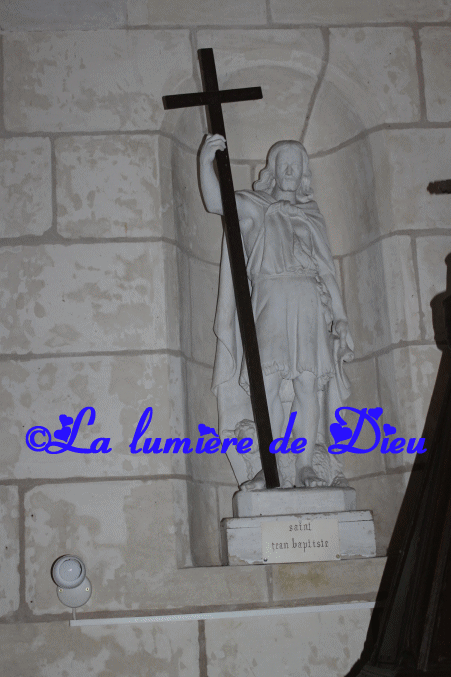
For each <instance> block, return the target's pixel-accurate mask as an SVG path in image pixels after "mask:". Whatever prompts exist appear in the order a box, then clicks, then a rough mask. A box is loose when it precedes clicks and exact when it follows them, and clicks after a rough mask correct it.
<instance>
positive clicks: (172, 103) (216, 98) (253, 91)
mask: <svg viewBox="0 0 451 677" xmlns="http://www.w3.org/2000/svg"><path fill="white" fill-rule="evenodd" d="M262 98H263V92H262V90H261V87H243V88H242V89H223V90H221V91H205V92H193V93H189V94H168V95H167V96H163V106H164V108H165V109H166V110H172V109H173V108H190V107H191V106H208V105H209V104H212V103H234V102H236V101H252V100H255V99H262Z"/></svg>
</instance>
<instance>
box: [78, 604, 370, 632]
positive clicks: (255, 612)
mask: <svg viewBox="0 0 451 677" xmlns="http://www.w3.org/2000/svg"><path fill="white" fill-rule="evenodd" d="M374 606H375V603H374V602H349V603H348V602H344V603H342V604H318V605H314V606H297V607H275V608H274V607H273V608H269V609H268V608H266V609H242V610H238V611H211V612H210V613H208V612H206V613H199V614H164V615H163V616H119V617H117V616H113V617H112V618H80V619H79V620H76V621H73V620H72V621H69V624H70V626H71V627H78V626H80V625H122V624H125V625H135V624H136V623H171V622H172V623H174V622H177V621H202V620H205V621H214V620H219V619H221V618H249V617H250V618H255V617H258V616H286V615H291V614H308V613H318V612H323V613H324V612H326V613H327V612H331V611H354V610H355V609H373V608H374Z"/></svg>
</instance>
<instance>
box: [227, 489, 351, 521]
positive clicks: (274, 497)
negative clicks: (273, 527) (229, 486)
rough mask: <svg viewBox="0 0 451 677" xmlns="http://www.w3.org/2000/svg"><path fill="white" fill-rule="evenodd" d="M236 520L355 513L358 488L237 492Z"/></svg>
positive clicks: (234, 501)
mask: <svg viewBox="0 0 451 677" xmlns="http://www.w3.org/2000/svg"><path fill="white" fill-rule="evenodd" d="M232 507H233V516H234V517H257V516H260V515H301V514H303V513H316V512H341V511H343V510H355V508H356V498H355V489H352V488H351V487H345V488H338V487H318V488H315V489H270V490H268V489H264V490H262V491H237V492H236V494H235V495H234V496H233V499H232Z"/></svg>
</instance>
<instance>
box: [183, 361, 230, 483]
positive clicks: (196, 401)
mask: <svg viewBox="0 0 451 677" xmlns="http://www.w3.org/2000/svg"><path fill="white" fill-rule="evenodd" d="M186 369H187V401H188V421H189V425H188V430H189V431H190V437H191V440H192V441H193V443H194V444H196V442H197V439H198V438H199V432H198V425H199V423H204V424H205V425H208V426H211V427H212V428H214V429H215V430H217V429H218V408H217V402H216V397H215V396H214V395H213V393H212V391H211V377H212V370H211V369H210V368H208V367H204V366H203V365H200V364H196V363H194V362H187V365H186ZM188 467H189V469H190V472H191V474H192V477H193V479H197V480H205V481H209V482H211V481H215V482H222V483H224V484H230V485H234V484H235V485H236V480H235V476H234V474H233V471H232V468H231V466H230V463H229V461H228V460H227V458H226V455H225V454H220V453H215V454H205V453H202V454H190V455H189V459H188ZM236 486H237V485H236ZM237 488H238V486H237Z"/></svg>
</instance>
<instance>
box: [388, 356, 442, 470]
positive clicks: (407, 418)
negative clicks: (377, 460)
mask: <svg viewBox="0 0 451 677" xmlns="http://www.w3.org/2000/svg"><path fill="white" fill-rule="evenodd" d="M440 359H441V352H440V351H439V350H438V349H437V348H436V347H435V346H409V347H405V348H397V349H395V350H393V351H391V352H390V353H387V354H385V355H381V356H380V357H379V358H378V365H379V375H380V383H381V397H382V406H383V409H384V422H385V423H389V424H390V425H392V426H396V428H397V433H396V434H393V436H391V439H393V438H395V437H403V438H405V439H406V441H407V440H409V439H410V438H416V439H417V440H418V439H419V438H420V437H422V435H423V431H424V426H425V422H426V416H427V413H428V409H429V405H430V401H431V396H432V392H433V389H434V384H435V380H436V378H437V372H438V368H439V363H440ZM415 458H416V454H407V452H406V451H403V452H401V453H397V454H392V453H388V454H385V463H386V466H387V468H395V467H398V466H407V467H408V466H411V465H412V464H413V463H414V461H415Z"/></svg>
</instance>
